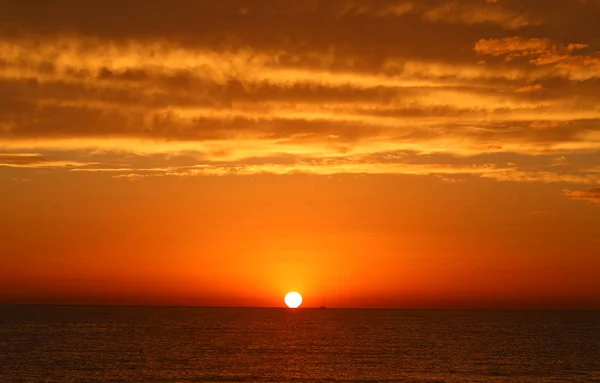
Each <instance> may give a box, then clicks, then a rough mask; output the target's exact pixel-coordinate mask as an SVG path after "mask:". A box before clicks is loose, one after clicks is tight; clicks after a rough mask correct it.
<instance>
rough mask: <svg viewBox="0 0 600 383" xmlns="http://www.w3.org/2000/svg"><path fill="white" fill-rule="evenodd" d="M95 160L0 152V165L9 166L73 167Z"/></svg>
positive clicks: (85, 164)
mask: <svg viewBox="0 0 600 383" xmlns="http://www.w3.org/2000/svg"><path fill="white" fill-rule="evenodd" d="M97 164H98V163H96V162H79V161H71V160H60V159H56V158H50V157H46V156H43V155H41V154H39V153H0V167H10V168H74V167H84V166H89V165H97Z"/></svg>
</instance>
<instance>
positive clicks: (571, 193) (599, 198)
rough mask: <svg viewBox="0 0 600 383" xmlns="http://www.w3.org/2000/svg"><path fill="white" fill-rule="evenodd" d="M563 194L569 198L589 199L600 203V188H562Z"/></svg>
mask: <svg viewBox="0 0 600 383" xmlns="http://www.w3.org/2000/svg"><path fill="white" fill-rule="evenodd" d="M563 193H564V195H565V196H567V197H568V198H569V199H573V200H579V201H589V202H593V203H600V188H594V189H588V190H568V189H566V190H563Z"/></svg>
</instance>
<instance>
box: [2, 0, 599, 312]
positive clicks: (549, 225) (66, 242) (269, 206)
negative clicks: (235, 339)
mask: <svg viewBox="0 0 600 383" xmlns="http://www.w3.org/2000/svg"><path fill="white" fill-rule="evenodd" d="M0 9H2V12H0V25H1V26H2V27H0V89H1V91H0V303H3V302H15V303H20V302H25V303H27V302H39V303H103V304H111V303H123V304H167V305H179V304H181V305H234V306H237V305H240V306H273V307H280V306H281V296H283V295H284V294H285V292H286V291H289V290H291V289H298V290H300V291H302V292H303V293H304V294H306V296H309V297H310V302H316V303H315V305H316V306H321V305H323V306H327V307H339V306H345V307H347V306H351V307H373V306H385V307H489V308H498V307H502V308H504V307H508V308H513V307H514V308H519V307H525V308H527V307H533V308H600V279H598V278H597V277H596V274H597V271H598V270H600V257H599V256H598V254H600V230H599V229H598V228H600V154H599V153H600V108H599V107H598V105H600V88H599V81H600V44H599V42H598V36H597V29H598V28H597V15H598V14H599V13H600V2H599V1H594V0H561V1H539V2H535V1H529V2H522V1H518V0H427V1H415V0H314V1H312V0H311V1H308V2H305V1H295V2H294V1H288V2H286V1H275V0H265V1H259V2H257V1H249V0H231V1H212V0H210V1H209V0H173V1H162V0H157V1H152V2H148V3H145V4H144V6H143V7H140V6H139V4H138V3H137V2H135V1H133V0H125V1H124V2H123V4H121V3H119V5H116V3H113V2H105V1H100V0H89V1H85V2H83V1H82V2H73V1H67V0H56V1H52V2H37V3H36V5H35V6H31V4H29V5H28V4H27V2H16V1H8V0H0ZM91 10H93V11H91ZM192 15H193V17H192Z"/></svg>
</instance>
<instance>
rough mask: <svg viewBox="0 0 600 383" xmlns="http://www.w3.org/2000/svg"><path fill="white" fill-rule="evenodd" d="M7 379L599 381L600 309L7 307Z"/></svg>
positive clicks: (1, 358)
mask: <svg viewBox="0 0 600 383" xmlns="http://www.w3.org/2000/svg"><path fill="white" fill-rule="evenodd" d="M0 382H78V383H84V382H86V383H87V382H123V383H129V382H438V383H441V382H446V383H458V382H461V383H464V382H516V383H519V382H557V383H558V382H560V383H565V382H600V313H597V312H596V313H594V312H519V311H505V312H504V311H414V310H351V309H298V310H290V309H251V308H150V307H74V306H71V307H62V306H0Z"/></svg>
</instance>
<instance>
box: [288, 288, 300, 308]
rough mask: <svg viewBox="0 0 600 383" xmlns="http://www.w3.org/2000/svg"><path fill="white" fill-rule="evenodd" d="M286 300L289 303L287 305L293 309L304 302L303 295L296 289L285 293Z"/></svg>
mask: <svg viewBox="0 0 600 383" xmlns="http://www.w3.org/2000/svg"><path fill="white" fill-rule="evenodd" d="M284 302H285V304H286V305H287V307H289V308H291V309H295V308H298V307H300V305H301V304H302V295H300V294H299V293H297V292H295V291H292V292H290V293H287V294H286V295H285V299H284Z"/></svg>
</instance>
